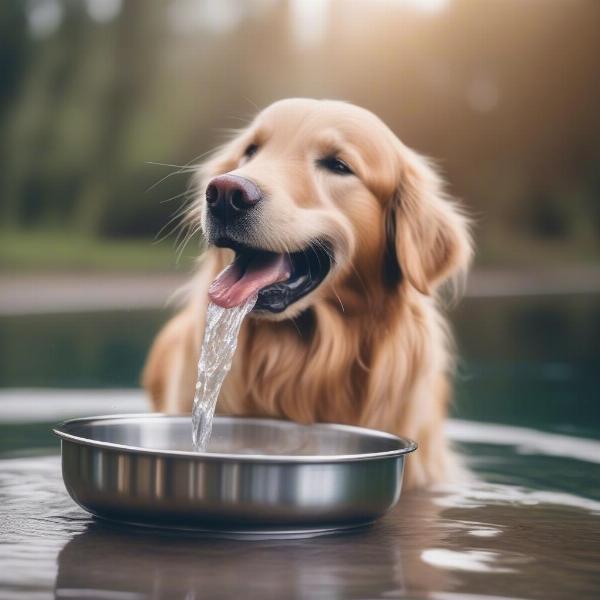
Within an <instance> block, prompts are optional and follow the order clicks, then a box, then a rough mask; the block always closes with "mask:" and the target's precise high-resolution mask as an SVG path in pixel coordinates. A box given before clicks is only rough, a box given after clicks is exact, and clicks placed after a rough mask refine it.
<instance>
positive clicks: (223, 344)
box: [192, 295, 257, 452]
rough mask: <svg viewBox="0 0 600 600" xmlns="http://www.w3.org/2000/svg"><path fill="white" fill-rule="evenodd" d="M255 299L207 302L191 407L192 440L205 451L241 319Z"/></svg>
mask: <svg viewBox="0 0 600 600" xmlns="http://www.w3.org/2000/svg"><path fill="white" fill-rule="evenodd" d="M256 299H257V296H256V295H253V296H251V297H250V298H248V300H246V302H244V303H243V304H240V305H239V306H234V307H233V308H222V307H221V306H218V305H216V304H213V303H212V302H209V303H208V310H207V313H206V325H205V329H204V339H203V340H202V349H201V351H200V360H199V361H198V380H197V382H196V391H195V394H194V406H193V409H192V440H193V443H194V448H195V449H196V451H198V452H204V451H205V450H206V447H207V445H208V441H209V440H210V434H211V431H212V423H213V417H214V414H215V407H216V405H217V399H218V397H219V391H220V390H221V386H222V385H223V381H224V379H225V377H226V375H227V373H228V372H229V369H230V368H231V361H232V359H233V355H234V354H235V349H236V347H237V340H238V335H239V333H240V327H241V326H242V321H243V320H244V317H245V316H246V315H247V314H248V313H249V312H250V311H251V310H252V309H253V308H254V305H255V304H256Z"/></svg>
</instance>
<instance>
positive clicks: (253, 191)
mask: <svg viewBox="0 0 600 600" xmlns="http://www.w3.org/2000/svg"><path fill="white" fill-rule="evenodd" d="M261 199H262V193H261V191H260V190H259V189H258V186H257V185H256V184H255V183H254V182H253V181H250V180H249V179H246V178H245V177H240V176H239V175H220V176H219V177H215V178H214V179H213V180H212V181H211V182H210V183H209V184H208V187H207V188H206V203H207V204H208V208H209V209H210V212H211V214H212V215H213V216H214V217H216V218H217V219H219V220H220V221H223V222H233V221H235V220H236V219H238V218H239V217H241V216H242V214H244V213H245V212H246V211H247V210H249V209H251V208H252V207H254V206H255V205H256V203H257V202H259V201H260V200H261Z"/></svg>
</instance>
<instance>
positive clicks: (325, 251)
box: [208, 240, 332, 313]
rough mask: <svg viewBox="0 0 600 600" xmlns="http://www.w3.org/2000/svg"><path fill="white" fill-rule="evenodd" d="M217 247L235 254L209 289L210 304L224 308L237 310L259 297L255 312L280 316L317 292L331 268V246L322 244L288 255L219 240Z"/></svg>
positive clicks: (318, 243)
mask: <svg viewBox="0 0 600 600" xmlns="http://www.w3.org/2000/svg"><path fill="white" fill-rule="evenodd" d="M216 245H217V246H220V247H227V248H231V249H232V250H233V251H234V252H235V258H234V260H233V262H232V263H231V264H230V265H229V266H228V267H227V268H226V269H225V270H224V271H223V272H222V273H221V274H220V275H219V276H218V277H217V278H216V279H215V280H214V281H213V282H212V284H211V285H210V287H209V289H208V295H209V298H210V299H211V301H212V302H214V303H215V304H218V305H219V306H222V307H224V308H232V307H234V306H239V305H240V304H243V303H244V302H246V300H248V298H250V297H251V296H253V295H254V294H258V300H257V302H256V305H255V306H254V310H264V311H269V312H273V313H280V312H283V311H284V310H285V309H286V308H287V307H288V306H290V304H293V303H294V302H296V301H297V300H299V299H300V298H302V297H303V296H306V295H307V294H309V293H310V292H312V291H313V290H314V289H315V288H317V286H318V285H319V284H320V283H321V282H322V281H323V280H324V279H325V277H326V276H327V273H329V270H330V269H331V265H332V251H331V246H330V245H329V244H327V243H324V242H314V243H313V244H310V245H309V246H307V247H306V248H305V249H303V250H300V251H299V252H292V253H289V254H288V253H283V254H279V253H276V252H269V251H267V250H261V249H257V248H251V247H249V246H244V245H241V244H238V243H237V242H233V241H231V240H219V242H217V244H216Z"/></svg>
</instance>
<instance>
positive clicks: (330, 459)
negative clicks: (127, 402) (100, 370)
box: [52, 413, 418, 464]
mask: <svg viewBox="0 0 600 600" xmlns="http://www.w3.org/2000/svg"><path fill="white" fill-rule="evenodd" d="M189 418H190V416H189V415H167V414H164V413H137V414H117V415H99V416H96V417H79V418H76V419H68V420H66V421H62V422H61V423H59V424H58V425H56V427H54V428H53V429H52V431H53V433H54V434H55V435H57V436H58V437H59V438H61V439H63V440H66V441H69V442H74V443H77V444H79V445H82V446H92V447H96V448H104V449H107V450H118V451H125V452H130V453H133V454H151V455H153V456H167V457H181V458H192V459H197V460H218V461H229V462H251V463H256V462H259V463H281V462H285V463H301V464H307V463H308V464H309V463H338V462H354V461H364V460H380V459H386V458H396V457H399V456H404V455H406V454H410V453H411V452H414V451H415V450H416V449H417V447H418V445H417V443H416V442H414V441H413V440H411V439H409V438H403V437H399V436H397V435H393V434H391V433H387V432H385V431H379V430H378V429H369V428H367V427H357V426H355V425H342V424H340V423H315V424H314V425H311V427H323V428H327V429H334V430H336V431H347V432H354V433H357V434H362V435H369V436H370V437H380V438H386V439H389V440H393V441H396V442H400V443H401V444H402V445H403V447H402V448H398V449H396V450H387V451H385V452H368V453H364V454H323V455H310V454H306V455H301V454H297V455H285V454H232V453H223V452H193V451H188V450H161V449H152V448H143V447H141V446H128V445H126V444H115V443H113V442H103V441H101V440H94V439H91V438H84V437H80V436H77V435H73V434H71V433H67V432H66V431H63V428H65V427H68V426H70V425H73V424H78V423H86V422H90V421H116V422H118V421H124V420H131V419H169V420H180V419H189ZM215 418H216V419H219V420H235V421H245V422H253V423H256V422H258V423H263V424H264V423H276V424H277V425H278V426H282V425H283V426H284V427H285V426H290V427H305V425H301V424H298V423H294V422H292V421H285V420H283V419H263V418H260V417H236V416H217V417H215Z"/></svg>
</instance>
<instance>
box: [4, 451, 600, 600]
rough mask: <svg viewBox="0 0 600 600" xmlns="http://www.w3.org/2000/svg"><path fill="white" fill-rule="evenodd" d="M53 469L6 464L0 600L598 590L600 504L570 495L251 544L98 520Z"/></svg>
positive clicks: (507, 490) (516, 494) (506, 492)
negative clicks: (3, 599)
mask: <svg viewBox="0 0 600 600" xmlns="http://www.w3.org/2000/svg"><path fill="white" fill-rule="evenodd" d="M505 459H506V460H507V461H508V462H510V460H511V457H510V454H509V453H506V455H505ZM59 468H60V467H59V460H58V457H54V456H53V457H43V458H35V459H34V458H27V459H12V460H2V461H0V505H1V506H2V507H3V510H4V511H6V512H5V513H4V514H5V515H9V517H8V518H4V519H3V521H2V534H1V539H2V543H1V544H0V564H2V567H3V568H2V571H1V575H0V590H2V589H4V590H10V592H11V595H10V597H11V598H15V599H18V598H27V599H29V598H32V597H38V596H33V595H31V594H32V592H35V591H37V592H43V591H44V590H46V591H48V592H50V590H54V594H55V597H56V598H119V599H120V598H127V599H129V598H216V599H218V598H232V597H233V598H238V597H249V598H306V599H312V598H340V599H342V598H400V597H403V598H405V597H409V598H425V597H430V596H429V594H430V593H431V592H435V593H436V594H442V595H439V596H438V595H435V596H432V597H439V598H442V597H446V596H443V593H451V594H462V593H468V594H473V595H483V596H484V597H485V595H486V594H491V595H493V596H496V597H498V596H502V597H505V598H512V597H515V598H532V599H533V598H535V599H537V598H539V599H549V600H551V599H553V598H557V599H558V598H586V597H589V598H592V597H594V593H595V592H599V591H600V578H599V576H598V569H597V565H598V561H599V560H600V546H599V541H600V502H593V501H590V502H589V504H588V505H587V506H586V507H582V506H578V505H577V501H576V500H574V501H573V502H570V499H569V497H568V496H562V497H555V498H553V497H551V496H550V495H548V496H546V497H544V496H540V495H539V494H536V493H535V492H531V491H529V490H527V489H520V488H515V487H513V486H506V485H500V484H488V483H483V482H479V483H473V484H472V485H471V486H467V487H464V486H462V487H457V488H455V489H450V488H448V489H441V490H435V491H431V492H411V493H406V494H405V495H404V496H403V498H402V499H401V501H400V504H399V505H398V506H397V507H396V508H395V509H394V510H393V511H392V513H390V514H389V515H388V516H386V517H385V518H384V519H382V520H381V521H380V522H378V523H376V524H375V525H374V526H373V527H371V528H369V529H366V530H362V531H357V532H353V533H345V534H341V535H335V536H329V537H322V538H314V539H310V540H294V541H291V540H289V541H286V540H263V541H253V542H249V541H236V540H220V539H204V538H202V537H197V536H195V535H193V534H187V535H182V534H180V533H178V534H172V533H169V532H165V531H152V530H146V529H136V528H128V527H122V526H119V525H116V524H110V523H106V522H103V521H97V520H95V519H93V518H92V517H89V516H88V515H87V514H86V513H84V512H83V511H82V510H81V509H79V508H78V507H76V506H75V505H74V504H73V503H72V502H71V501H70V499H69V498H68V496H67V495H66V493H65V491H64V488H63V486H62V482H61V480H60V473H59ZM575 498H576V497H573V499H575ZM40 597H42V596H40ZM447 597H450V596H447ZM453 597H454V596H453ZM456 597H464V596H456Z"/></svg>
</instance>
